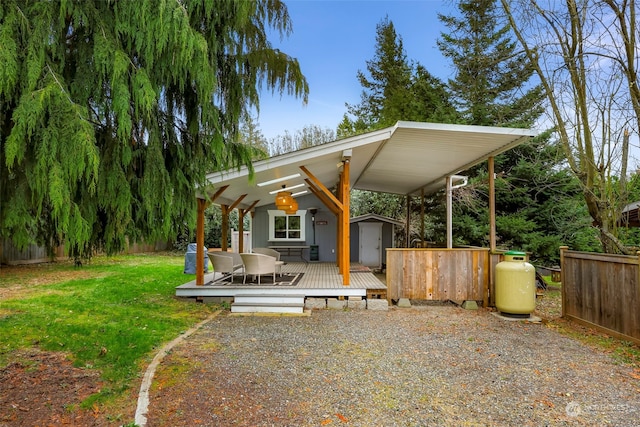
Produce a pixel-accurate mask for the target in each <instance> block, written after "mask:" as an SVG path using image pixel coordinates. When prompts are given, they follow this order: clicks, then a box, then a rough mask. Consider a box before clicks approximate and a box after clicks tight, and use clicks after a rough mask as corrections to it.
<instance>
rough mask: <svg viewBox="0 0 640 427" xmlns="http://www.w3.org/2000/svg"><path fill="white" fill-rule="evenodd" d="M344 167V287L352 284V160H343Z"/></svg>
mask: <svg viewBox="0 0 640 427" xmlns="http://www.w3.org/2000/svg"><path fill="white" fill-rule="evenodd" d="M343 162H344V165H343V166H342V169H343V170H342V175H341V185H340V187H341V188H342V191H341V193H342V239H341V241H342V251H341V252H340V255H341V256H342V263H343V273H342V285H343V286H349V284H350V275H349V274H350V272H349V270H350V264H351V260H350V258H351V252H350V248H349V231H350V222H349V199H350V198H351V194H350V191H349V173H350V165H351V159H349V158H345V159H344V160H343Z"/></svg>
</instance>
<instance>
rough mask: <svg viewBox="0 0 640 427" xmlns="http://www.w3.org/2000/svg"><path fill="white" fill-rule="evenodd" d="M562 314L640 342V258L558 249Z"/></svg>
mask: <svg viewBox="0 0 640 427" xmlns="http://www.w3.org/2000/svg"><path fill="white" fill-rule="evenodd" d="M560 264H561V273H560V276H561V280H562V316H563V317H566V318H569V319H572V320H575V321H577V322H579V323H582V324H585V325H587V326H590V327H594V328H597V329H599V330H602V331H603V332H605V333H608V334H610V335H612V336H616V337H619V338H623V339H627V340H631V341H634V342H636V343H640V312H639V311H638V307H639V305H640V282H639V279H638V275H639V274H640V259H639V257H638V256H626V255H609V254H594V253H588V252H579V251H571V250H569V248H568V247H566V246H563V247H561V248H560Z"/></svg>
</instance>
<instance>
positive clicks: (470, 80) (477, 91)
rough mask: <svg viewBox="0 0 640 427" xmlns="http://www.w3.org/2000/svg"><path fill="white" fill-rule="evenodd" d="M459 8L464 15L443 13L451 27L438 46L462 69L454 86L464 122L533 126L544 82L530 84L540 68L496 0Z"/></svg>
mask: <svg viewBox="0 0 640 427" xmlns="http://www.w3.org/2000/svg"><path fill="white" fill-rule="evenodd" d="M458 10H459V12H460V15H459V16H444V15H439V18H440V20H441V21H442V22H443V23H444V24H445V25H446V26H447V28H448V30H449V33H441V39H440V40H438V47H439V48H440V51H441V52H442V53H443V55H444V56H445V57H446V58H449V59H450V60H451V61H452V63H453V66H454V69H455V72H456V74H455V78H453V79H450V80H449V82H448V87H449V90H450V92H451V94H452V102H453V103H454V105H455V106H456V109H457V111H458V112H459V113H460V116H461V118H462V123H464V124H471V125H482V126H509V127H529V126H531V125H532V124H533V123H534V122H535V120H537V119H538V117H540V115H541V114H542V112H543V106H542V100H543V99H544V98H543V92H542V87H541V86H533V87H530V88H528V89H527V87H528V86H530V85H529V82H530V79H531V77H532V75H533V73H534V69H533V67H532V66H531V63H530V61H528V60H527V57H526V54H525V53H524V52H522V51H518V45H517V43H516V42H515V41H513V39H512V37H511V36H510V35H511V32H510V27H509V25H508V24H506V23H503V22H501V20H500V18H499V16H498V10H499V9H498V8H497V7H496V2H495V0H465V1H461V2H460V3H459V4H458Z"/></svg>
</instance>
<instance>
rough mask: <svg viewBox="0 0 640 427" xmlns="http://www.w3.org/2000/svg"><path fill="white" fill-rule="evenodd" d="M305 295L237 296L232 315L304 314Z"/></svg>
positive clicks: (232, 307)
mask: <svg viewBox="0 0 640 427" xmlns="http://www.w3.org/2000/svg"><path fill="white" fill-rule="evenodd" d="M304 297H305V296H304V295H303V294H291V295H287V294H243V295H236V297H235V298H234V301H233V304H231V312H232V313H304Z"/></svg>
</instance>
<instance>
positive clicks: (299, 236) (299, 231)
mask: <svg viewBox="0 0 640 427" xmlns="http://www.w3.org/2000/svg"><path fill="white" fill-rule="evenodd" d="M306 214H307V211H304V210H302V211H298V212H296V213H295V214H294V215H287V214H286V213H284V211H281V210H270V211H269V241H272V242H304V241H305V215H306Z"/></svg>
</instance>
